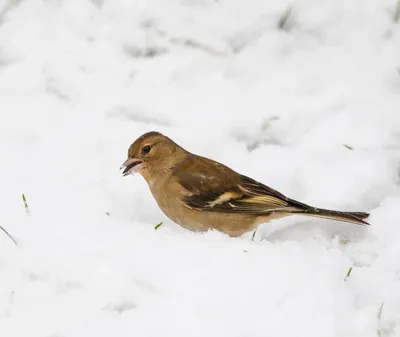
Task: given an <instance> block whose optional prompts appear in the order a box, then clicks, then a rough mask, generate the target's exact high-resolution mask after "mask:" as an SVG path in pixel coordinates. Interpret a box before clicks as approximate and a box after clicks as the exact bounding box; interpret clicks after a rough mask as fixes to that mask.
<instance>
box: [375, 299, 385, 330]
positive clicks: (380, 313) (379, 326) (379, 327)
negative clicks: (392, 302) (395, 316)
mask: <svg viewBox="0 0 400 337" xmlns="http://www.w3.org/2000/svg"><path fill="white" fill-rule="evenodd" d="M384 304H385V302H382V304H381V306H380V307H379V311H378V315H377V318H378V328H377V331H376V333H377V334H378V336H379V337H381V316H382V311H383V306H384Z"/></svg>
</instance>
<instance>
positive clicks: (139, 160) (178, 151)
mask: <svg viewBox="0 0 400 337" xmlns="http://www.w3.org/2000/svg"><path fill="white" fill-rule="evenodd" d="M185 152H186V151H185V150H184V149H182V148H181V147H180V146H178V145H177V144H176V143H174V142H173V141H172V140H171V139H169V138H168V137H166V136H164V135H162V134H161V133H159V132H155V131H152V132H148V133H145V134H143V135H142V136H140V137H139V138H138V139H136V140H135V141H134V142H133V143H132V145H131V146H130V147H129V150H128V159H127V160H126V161H125V162H124V163H123V164H122V166H121V169H124V170H123V171H122V174H123V176H127V175H129V174H135V173H136V172H138V173H140V174H142V175H143V176H144V177H145V178H146V177H147V176H148V175H151V174H152V173H156V172H160V171H163V170H166V169H170V168H172V167H173V166H174V164H175V163H176V161H177V160H179V158H180V157H181V155H182V154H183V153H185Z"/></svg>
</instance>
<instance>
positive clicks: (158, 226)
mask: <svg viewBox="0 0 400 337" xmlns="http://www.w3.org/2000/svg"><path fill="white" fill-rule="evenodd" d="M162 224H163V221H161V222H160V223H159V224H158V225H156V226H155V227H154V229H155V230H157V229H159V228H160V227H161V226H162Z"/></svg>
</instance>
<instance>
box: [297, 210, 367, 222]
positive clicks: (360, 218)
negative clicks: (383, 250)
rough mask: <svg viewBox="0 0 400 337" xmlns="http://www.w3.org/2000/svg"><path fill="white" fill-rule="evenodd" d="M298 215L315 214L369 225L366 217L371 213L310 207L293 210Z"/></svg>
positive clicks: (319, 216)
mask: <svg viewBox="0 0 400 337" xmlns="http://www.w3.org/2000/svg"><path fill="white" fill-rule="evenodd" d="M293 213H294V214H298V215H307V216H315V217H318V218H324V219H331V220H337V221H343V222H351V223H355V224H358V225H369V223H368V222H366V221H364V219H366V218H368V217H369V213H364V212H341V211H332V210H329V209H322V208H313V207H310V208H308V209H305V210H299V211H298V212H296V211H295V212H293Z"/></svg>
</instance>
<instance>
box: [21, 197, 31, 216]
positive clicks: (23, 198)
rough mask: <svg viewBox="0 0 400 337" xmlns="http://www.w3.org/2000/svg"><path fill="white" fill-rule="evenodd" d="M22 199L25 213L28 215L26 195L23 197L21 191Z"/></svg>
mask: <svg viewBox="0 0 400 337" xmlns="http://www.w3.org/2000/svg"><path fill="white" fill-rule="evenodd" d="M22 201H23V202H24V207H25V212H26V214H27V215H29V214H30V211H29V206H28V202H27V201H26V197H25V194H24V193H22Z"/></svg>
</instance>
